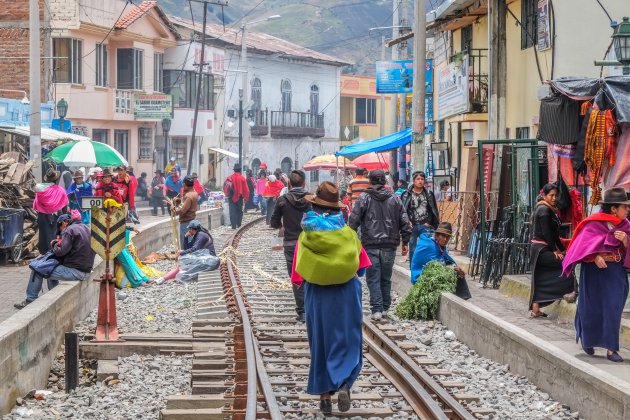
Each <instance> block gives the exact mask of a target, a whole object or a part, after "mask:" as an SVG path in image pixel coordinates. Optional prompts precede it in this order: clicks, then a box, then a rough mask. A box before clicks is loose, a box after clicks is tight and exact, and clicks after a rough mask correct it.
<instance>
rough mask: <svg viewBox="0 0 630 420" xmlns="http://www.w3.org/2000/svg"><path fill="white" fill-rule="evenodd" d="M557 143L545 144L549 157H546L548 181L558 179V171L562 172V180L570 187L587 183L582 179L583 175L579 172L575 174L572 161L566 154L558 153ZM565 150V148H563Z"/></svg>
mask: <svg viewBox="0 0 630 420" xmlns="http://www.w3.org/2000/svg"><path fill="white" fill-rule="evenodd" d="M555 147H557V145H551V144H549V145H547V151H548V156H549V158H548V159H547V170H548V173H549V182H556V181H557V180H558V173H560V174H562V178H563V179H564V182H566V183H567V185H568V186H570V187H577V186H583V185H587V182H585V181H584V177H583V176H582V175H580V174H577V175H576V172H575V171H574V170H573V161H572V160H571V158H570V157H567V156H566V154H564V155H563V154H560V153H558V149H556V148H555ZM563 150H564V152H566V149H563Z"/></svg>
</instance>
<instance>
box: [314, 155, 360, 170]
mask: <svg viewBox="0 0 630 420" xmlns="http://www.w3.org/2000/svg"><path fill="white" fill-rule="evenodd" d="M344 167H345V168H346V169H356V168H357V165H355V164H354V163H352V162H350V161H349V160H348V159H346V158H344V157H341V156H340V157H339V158H337V157H336V156H335V155H322V156H316V157H314V158H313V159H311V160H309V161H308V162H306V163H305V164H304V166H303V168H304V170H305V171H317V170H320V169H321V170H331V169H337V168H339V169H343V168H344Z"/></svg>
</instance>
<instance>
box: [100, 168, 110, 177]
mask: <svg viewBox="0 0 630 420" xmlns="http://www.w3.org/2000/svg"><path fill="white" fill-rule="evenodd" d="M101 176H103V177H105V176H112V171H110V170H109V169H108V168H105V169H104V170H103V172H102V175H101Z"/></svg>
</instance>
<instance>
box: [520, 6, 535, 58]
mask: <svg viewBox="0 0 630 420" xmlns="http://www.w3.org/2000/svg"><path fill="white" fill-rule="evenodd" d="M537 6H538V1H537V0H522V1H521V49H522V50H524V49H527V48H530V47H533V46H534V45H536V32H537V29H538V9H537Z"/></svg>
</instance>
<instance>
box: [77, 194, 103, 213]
mask: <svg viewBox="0 0 630 420" xmlns="http://www.w3.org/2000/svg"><path fill="white" fill-rule="evenodd" d="M93 206H96V207H98V208H103V197H81V209H82V210H89V209H91V208H92V207H93Z"/></svg>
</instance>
